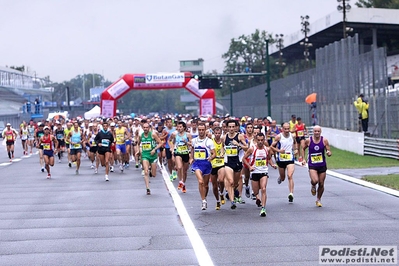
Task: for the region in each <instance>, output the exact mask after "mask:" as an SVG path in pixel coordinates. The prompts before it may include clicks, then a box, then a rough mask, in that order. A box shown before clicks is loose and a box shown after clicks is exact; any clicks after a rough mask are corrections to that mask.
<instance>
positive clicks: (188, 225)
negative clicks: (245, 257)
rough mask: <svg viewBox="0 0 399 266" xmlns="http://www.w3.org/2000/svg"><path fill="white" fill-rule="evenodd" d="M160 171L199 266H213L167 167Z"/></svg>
mask: <svg viewBox="0 0 399 266" xmlns="http://www.w3.org/2000/svg"><path fill="white" fill-rule="evenodd" d="M158 167H159V168H160V164H159V162H158ZM160 169H161V171H162V177H163V180H164V182H165V184H166V186H167V188H168V190H169V193H170V195H171V196H172V199H173V202H174V203H175V207H176V210H177V212H178V213H179V216H180V219H181V221H182V223H183V226H184V229H185V230H186V233H187V235H188V238H189V239H190V242H191V245H192V246H193V249H194V252H195V255H196V256H197V260H198V263H199V265H204V266H205V265H206V266H213V262H212V259H211V257H210V256H209V253H208V250H207V249H206V247H205V245H204V242H203V241H202V239H201V237H200V236H199V234H198V231H197V229H195V226H194V224H193V222H192V221H191V218H190V216H189V215H188V213H187V210H186V207H185V206H184V204H183V201H182V199H181V197H180V196H179V194H178V193H177V191H176V188H175V186H174V185H173V183H172V182H170V179H169V174H168V172H167V171H166V169H165V167H162V168H160Z"/></svg>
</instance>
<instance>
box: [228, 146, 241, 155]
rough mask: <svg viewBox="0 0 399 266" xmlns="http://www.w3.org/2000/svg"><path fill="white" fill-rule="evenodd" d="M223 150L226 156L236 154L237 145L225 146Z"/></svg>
mask: <svg viewBox="0 0 399 266" xmlns="http://www.w3.org/2000/svg"><path fill="white" fill-rule="evenodd" d="M225 150H226V155H227V156H237V154H238V148H237V146H226V147H225Z"/></svg>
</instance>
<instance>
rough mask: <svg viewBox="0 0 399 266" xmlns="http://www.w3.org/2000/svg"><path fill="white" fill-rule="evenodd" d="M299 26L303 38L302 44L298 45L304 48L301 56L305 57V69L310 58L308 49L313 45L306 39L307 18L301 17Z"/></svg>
mask: <svg viewBox="0 0 399 266" xmlns="http://www.w3.org/2000/svg"><path fill="white" fill-rule="evenodd" d="M301 20H302V21H301V25H302V29H301V31H302V33H303V34H304V35H305V38H304V40H303V42H300V43H299V44H300V45H303V47H304V48H305V51H304V52H303V55H304V56H305V68H307V67H308V66H309V61H310V60H309V57H310V53H309V47H312V46H313V44H312V43H310V42H309V39H308V33H309V31H310V29H309V16H308V15H306V16H301Z"/></svg>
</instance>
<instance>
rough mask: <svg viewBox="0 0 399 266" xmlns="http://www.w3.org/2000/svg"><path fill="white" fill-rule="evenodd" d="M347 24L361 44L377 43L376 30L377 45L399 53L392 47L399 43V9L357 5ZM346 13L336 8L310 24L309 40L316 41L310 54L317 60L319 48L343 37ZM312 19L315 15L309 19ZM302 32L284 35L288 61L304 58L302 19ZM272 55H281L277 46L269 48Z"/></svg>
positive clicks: (285, 53)
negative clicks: (316, 54)
mask: <svg viewBox="0 0 399 266" xmlns="http://www.w3.org/2000/svg"><path fill="white" fill-rule="evenodd" d="M346 15H347V21H346V26H347V27H351V28H353V31H352V32H350V33H349V35H350V36H353V35H355V34H358V35H359V41H360V42H361V44H364V45H368V46H371V45H372V44H373V31H372V29H373V28H375V29H376V37H377V46H378V47H381V46H387V48H388V55H391V54H397V53H399V51H395V50H393V49H392V47H390V44H391V43H393V42H397V43H398V42H399V10H397V9H381V8H353V9H351V10H350V11H349V12H347V14H346ZM342 21H343V14H342V12H339V11H335V12H333V13H331V14H329V15H327V16H326V17H324V18H321V19H319V20H317V21H315V22H313V23H310V25H309V30H310V31H309V33H308V39H309V42H310V43H312V44H313V46H312V47H310V48H309V52H310V57H311V58H312V59H315V50H316V49H318V48H322V47H324V46H326V45H328V44H330V43H333V42H335V41H339V40H341V39H342V38H343V22H342ZM309 22H311V18H310V20H309ZM298 29H299V30H298V31H297V32H295V33H292V34H289V35H285V36H284V37H283V39H284V42H283V45H284V48H283V50H282V52H283V57H284V59H285V60H286V61H291V60H296V59H301V58H304V54H303V53H304V47H303V46H302V45H300V42H301V41H303V40H304V34H303V33H302V32H301V30H300V29H301V25H300V22H299V19H298ZM269 51H270V55H271V56H275V57H277V56H278V48H277V47H276V45H272V46H270V47H269Z"/></svg>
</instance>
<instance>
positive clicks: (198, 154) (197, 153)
mask: <svg viewBox="0 0 399 266" xmlns="http://www.w3.org/2000/svg"><path fill="white" fill-rule="evenodd" d="M194 159H196V160H205V159H206V150H205V149H195V150H194Z"/></svg>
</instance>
